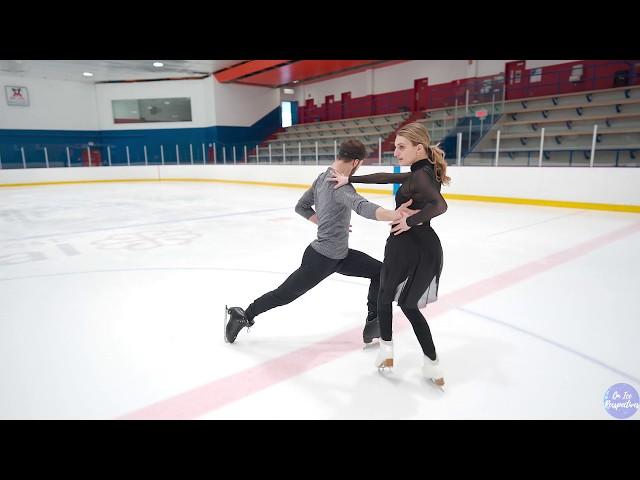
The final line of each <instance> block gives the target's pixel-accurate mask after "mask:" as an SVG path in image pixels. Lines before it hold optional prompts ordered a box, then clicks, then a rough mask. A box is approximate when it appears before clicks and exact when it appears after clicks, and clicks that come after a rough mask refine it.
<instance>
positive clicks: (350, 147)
mask: <svg viewBox="0 0 640 480" xmlns="http://www.w3.org/2000/svg"><path fill="white" fill-rule="evenodd" d="M366 154H367V150H366V148H365V146H364V144H363V143H362V142H361V141H360V140H355V139H353V140H347V141H345V142H342V143H341V144H340V150H338V160H344V161H347V162H350V161H351V160H356V159H359V160H364V157H365V156H366Z"/></svg>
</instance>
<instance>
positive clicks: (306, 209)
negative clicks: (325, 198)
mask: <svg viewBox="0 0 640 480" xmlns="http://www.w3.org/2000/svg"><path fill="white" fill-rule="evenodd" d="M316 181H317V179H316V180H314V182H313V184H312V185H311V187H310V188H309V189H308V190H307V191H305V192H304V193H303V194H302V196H301V197H300V200H298V203H297V204H296V213H297V214H298V215H301V216H303V217H304V218H306V219H307V220H309V221H310V222H313V223H315V224H317V223H318V215H317V214H316V211H315V210H314V209H313V208H311V207H312V205H313V204H314V203H315V199H314V197H313V191H314V189H315V185H316Z"/></svg>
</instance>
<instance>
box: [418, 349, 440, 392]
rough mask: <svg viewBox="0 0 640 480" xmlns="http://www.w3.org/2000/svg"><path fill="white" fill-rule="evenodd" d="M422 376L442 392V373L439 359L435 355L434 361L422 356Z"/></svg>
mask: <svg viewBox="0 0 640 480" xmlns="http://www.w3.org/2000/svg"><path fill="white" fill-rule="evenodd" d="M422 374H423V375H424V376H425V377H426V378H428V379H429V380H431V381H432V382H433V383H434V385H436V386H437V387H439V388H440V390H442V391H443V392H444V372H443V370H442V367H440V358H438V356H437V355H436V359H435V360H431V359H430V358H429V357H427V356H426V355H425V356H424V364H423V365H422Z"/></svg>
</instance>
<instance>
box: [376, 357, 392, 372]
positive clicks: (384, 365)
mask: <svg viewBox="0 0 640 480" xmlns="http://www.w3.org/2000/svg"><path fill="white" fill-rule="evenodd" d="M385 368H388V369H389V370H390V371H392V370H393V358H385V359H384V361H383V362H382V363H381V364H380V365H378V371H383V370H384V369H385Z"/></svg>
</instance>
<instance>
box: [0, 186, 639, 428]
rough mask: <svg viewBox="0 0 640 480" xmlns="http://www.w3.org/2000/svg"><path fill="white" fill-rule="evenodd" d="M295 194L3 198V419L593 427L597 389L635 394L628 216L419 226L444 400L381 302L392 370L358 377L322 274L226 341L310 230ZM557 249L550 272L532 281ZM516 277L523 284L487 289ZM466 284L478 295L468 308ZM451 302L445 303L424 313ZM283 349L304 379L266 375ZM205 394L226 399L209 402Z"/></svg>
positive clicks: (23, 192) (542, 213) (345, 322)
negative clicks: (437, 251)
mask: <svg viewBox="0 0 640 480" xmlns="http://www.w3.org/2000/svg"><path fill="white" fill-rule="evenodd" d="M301 194H302V190H298V189H289V188H276V187H262V186H240V185H225V184H218V183H190V182H163V183H113V184H83V185H51V186H38V187H12V188H3V189H0V418H2V419H43V418H44V419H76V418H90V419H94V418H97V419H112V418H120V417H123V416H127V415H129V414H131V413H132V412H136V411H140V410H143V409H145V408H146V407H148V406H150V405H153V404H156V403H159V404H162V405H165V406H166V407H167V412H168V413H167V415H168V416H169V417H172V416H173V415H174V414H176V412H182V414H184V413H185V412H187V416H188V415H189V412H196V413H194V414H193V417H194V418H202V419H604V420H606V419H612V417H611V416H610V415H609V414H608V413H607V412H606V410H605V409H604V407H603V396H604V393H605V391H606V390H607V389H608V388H609V387H610V386H612V385H613V384H616V383H628V384H630V385H632V386H634V387H635V388H636V390H640V350H639V349H638V345H639V344H640V303H639V302H638V300H637V294H638V291H639V290H638V286H639V285H640V248H638V247H639V246H640V242H639V240H640V230H638V229H636V230H635V231H634V232H631V233H626V234H624V235H623V236H622V237H620V238H618V239H610V238H609V239H607V238H606V235H608V234H610V233H612V232H615V231H618V230H620V229H623V228H625V227H629V226H632V225H634V224H636V225H637V224H638V222H640V216H638V215H637V214H630V213H615V212H606V211H594V210H577V209H562V208H551V207H533V206H522V205H507V204H496V203H481V202H468V201H454V200H449V201H448V204H449V210H448V211H447V212H446V214H445V215H443V216H442V217H439V218H436V219H434V220H433V221H432V225H433V227H434V229H435V230H436V232H437V233H438V235H439V236H440V239H441V241H442V245H443V249H444V270H443V274H442V277H441V283H440V292H439V295H440V300H439V302H437V303H435V304H430V305H428V306H427V308H426V309H424V310H423V312H424V314H425V316H426V318H427V320H428V321H429V324H430V327H431V331H432V333H433V338H434V341H435V345H436V348H437V350H438V353H439V355H440V358H441V362H442V365H443V367H444V368H445V372H446V375H445V379H446V382H447V383H446V391H445V392H444V393H443V392H441V391H439V390H437V389H436V388H435V387H434V386H432V385H430V384H429V383H428V382H427V381H426V380H425V379H423V378H422V377H421V373H420V367H421V365H422V352H421V350H420V347H419V344H418V342H417V340H416V337H415V335H414V333H413V331H412V329H411V328H410V326H409V325H408V322H407V320H406V318H405V317H404V316H403V315H402V313H401V312H400V310H399V309H398V307H397V306H395V305H394V326H395V328H396V329H397V331H396V333H395V335H394V343H395V363H396V365H395V367H394V370H393V371H391V372H382V373H381V372H378V370H377V369H376V368H375V367H374V366H373V363H374V358H375V355H376V351H377V344H374V345H373V346H370V347H368V348H366V349H363V348H362V345H361V338H360V336H359V335H360V333H359V329H360V327H361V326H362V324H363V321H364V318H365V316H366V294H367V288H368V281H367V280H365V279H358V278H351V277H344V276H341V275H339V274H334V275H332V276H331V277H329V278H328V279H327V280H325V281H324V282H322V283H321V284H320V285H318V286H317V287H316V288H315V289H313V290H311V291H309V292H308V293H307V294H306V295H304V296H302V297H301V298H299V299H298V300H296V301H294V302H293V303H291V304H289V305H287V306H283V307H280V308H276V309H274V310H271V311H269V312H267V313H264V314H263V315H260V316H259V317H257V318H256V325H255V326H254V327H253V328H252V329H251V331H250V332H249V333H247V332H246V331H242V332H241V333H240V335H239V336H238V339H237V341H236V343H235V344H233V345H230V344H226V343H225V342H224V340H223V313H224V306H225V304H227V305H230V306H242V307H245V308H246V307H247V306H248V304H249V303H250V302H251V301H252V300H253V299H254V298H256V297H258V296H260V295H262V294H263V293H265V292H267V291H269V290H272V289H274V288H276V287H277V286H278V285H279V284H280V283H281V282H282V281H284V279H285V278H286V277H287V276H288V275H289V274H290V273H291V272H292V271H294V270H295V269H296V268H297V267H298V265H299V264H300V260H301V257H302V253H303V251H304V249H305V248H306V246H307V245H308V244H309V242H311V241H312V240H313V238H314V237H315V226H314V225H313V224H311V223H310V222H308V221H306V220H304V219H303V218H302V217H300V216H298V215H297V214H296V213H295V212H294V206H295V204H296V202H297V199H298V198H299V196H300V195H301ZM365 196H366V197H368V198H369V199H370V200H371V201H374V202H376V203H378V204H380V205H383V206H386V207H389V208H390V207H392V205H393V198H392V196H391V195H375V194H365ZM351 223H352V225H353V233H352V234H351V238H350V247H351V248H355V249H358V250H361V251H364V252H366V253H368V254H370V255H372V256H374V257H376V258H378V259H380V260H382V256H383V251H384V242H385V240H386V236H387V232H388V226H387V225H386V223H385V222H373V221H370V220H366V219H364V218H361V217H358V216H357V215H355V214H353V216H352V222H351ZM599 237H602V241H599V242H598V243H597V244H595V245H592V246H590V247H588V248H587V251H581V250H580V248H581V247H580V246H581V245H584V244H585V242H588V241H590V240H593V239H596V238H599ZM576 252H578V253H576ZM554 253H559V255H560V257H561V258H563V259H564V260H563V261H562V262H561V263H559V264H558V265H556V266H552V267H550V268H548V269H546V270H544V271H540V272H536V271H535V266H536V265H540V264H539V263H536V262H537V261H538V260H542V259H544V258H546V257H548V256H549V255H551V254H554ZM523 265H528V266H529V267H526V268H525V269H524V273H523V275H524V278H522V279H520V280H517V279H516V280H513V282H511V283H510V284H507V285H503V286H502V287H496V283H495V278H496V277H497V276H498V275H500V274H501V273H503V272H507V271H510V270H513V269H516V268H518V267H521V266H523ZM527 268H528V269H529V270H527ZM477 282H480V283H479V284H478V285H489V287H487V288H489V290H487V291H486V292H484V293H483V295H482V296H481V297H480V298H477V299H475V300H470V301H468V300H465V299H464V298H463V297H464V295H470V294H473V290H474V287H471V286H472V285H473V284H476V283H477ZM492 282H493V283H492ZM453 292H462V293H461V294H460V295H462V297H457V298H458V300H451V301H449V303H448V305H449V307H450V308H448V309H447V310H446V311H444V312H443V313H440V314H435V315H433V316H432V315H431V314H432V313H435V312H436V307H438V304H439V303H441V302H442V305H445V303H446V302H447V301H448V300H447V295H448V294H451V293H453ZM349 331H351V332H352V334H351V336H350V337H349V339H350V340H348V341H343V340H340V341H336V343H335V345H334V344H331V343H330V342H329V343H327V339H330V338H332V337H334V336H337V335H340V334H343V333H345V332H349ZM297 351H300V352H302V353H301V354H300V357H299V360H298V361H299V362H301V363H302V364H304V362H315V363H314V366H312V367H310V368H306V369H305V367H304V365H302V367H303V368H302V371H297V370H295V369H293V370H291V371H288V370H287V371H277V370H275V369H277V368H278V365H279V364H278V359H281V358H285V357H286V356H287V355H288V354H291V353H293V352H297ZM323 355H324V357H323ZM325 357H326V360H323V359H324V358H325ZM256 369H257V370H256ZM252 372H257V373H258V374H259V376H260V377H259V379H256V375H253V374H252ZM225 378H227V379H230V380H228V381H227V382H226V383H220V382H219V381H221V380H223V379H225ZM258 380H259V381H258ZM216 382H218V383H216ZM260 382H262V383H261V385H262V387H260V388H258V389H257V390H256V389H255V388H254V389H252V385H255V384H258V383H260ZM218 384H219V385H224V388H225V389H228V390H233V391H225V392H216V391H215V388H216V387H215V386H216V385H218ZM208 385H213V386H212V387H211V388H209V389H207V388H206V387H207V386H208ZM187 392H195V393H194V394H193V398H187V397H184V395H185V394H186V393H187ZM222 393H224V394H228V395H231V398H232V399H231V401H228V402H226V403H224V404H220V403H219V402H218V403H216V402H217V401H216V400H215V398H217V397H216V395H218V394H222ZM185 398H187V399H186V400H185ZM176 399H177V400H176ZM180 399H181V400H180ZM192 403H193V404H194V405H195V404H196V403H197V404H198V405H199V407H198V408H195V407H194V406H193V405H192ZM192 407H193V409H192ZM638 416H640V414H636V415H635V416H634V417H632V419H633V418H635V419H637V418H636V417H638Z"/></svg>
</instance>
